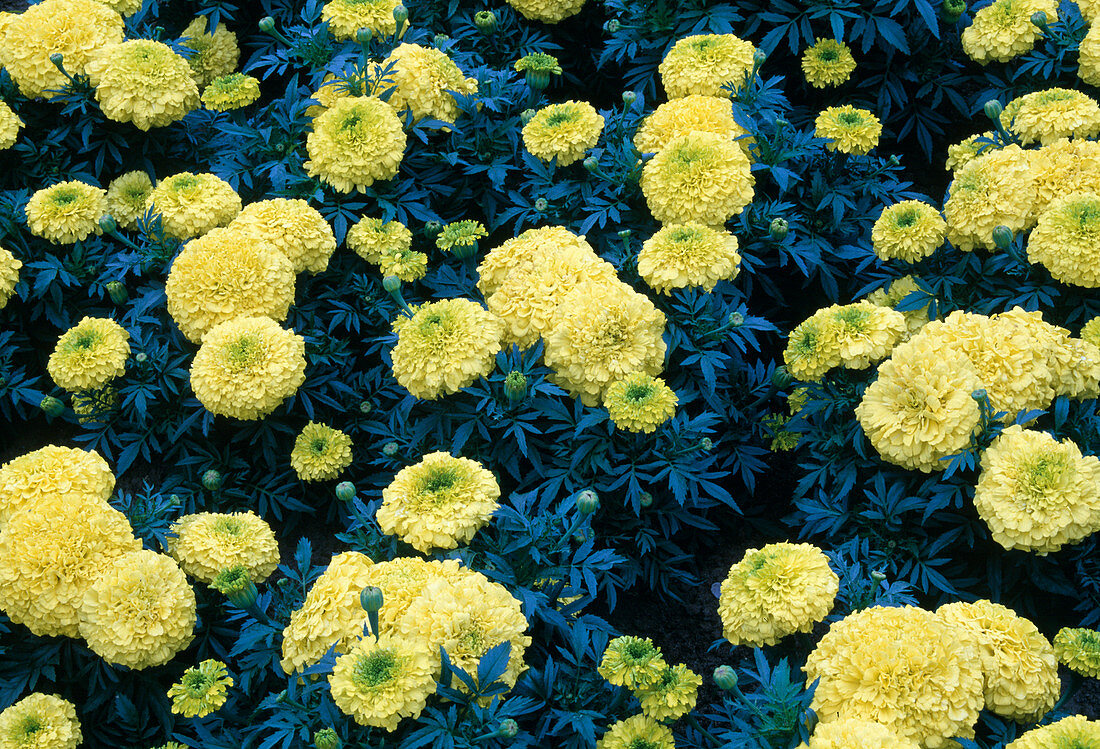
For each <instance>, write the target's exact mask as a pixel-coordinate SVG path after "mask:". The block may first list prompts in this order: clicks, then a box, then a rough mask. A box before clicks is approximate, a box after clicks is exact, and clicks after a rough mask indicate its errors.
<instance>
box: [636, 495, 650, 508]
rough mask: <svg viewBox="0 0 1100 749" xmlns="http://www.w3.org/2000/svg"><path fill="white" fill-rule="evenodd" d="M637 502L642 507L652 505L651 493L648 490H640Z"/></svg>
mask: <svg viewBox="0 0 1100 749" xmlns="http://www.w3.org/2000/svg"><path fill="white" fill-rule="evenodd" d="M638 504H640V505H641V506H642V507H652V506H653V495H652V494H650V493H649V492H642V493H641V495H640V496H639V497H638Z"/></svg>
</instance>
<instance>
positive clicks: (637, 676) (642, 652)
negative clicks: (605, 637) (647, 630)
mask: <svg viewBox="0 0 1100 749" xmlns="http://www.w3.org/2000/svg"><path fill="white" fill-rule="evenodd" d="M667 668H668V664H667V663H665V660H664V657H663V655H662V653H661V649H660V648H659V647H657V646H656V645H654V644H653V641H652V640H650V639H649V638H648V637H644V638H643V637H633V636H630V635H627V636H623V637H616V638H615V639H614V640H612V641H611V642H609V643H608V644H607V649H606V650H605V651H604V653H603V657H602V658H601V659H600V665H599V668H598V669H597V670H598V671H599V674H600V676H602V677H603V678H605V679H607V680H608V681H609V682H611V683H612V684H614V685H615V686H619V687H626V688H627V689H631V690H637V689H643V688H646V687H652V686H654V685H656V684H658V683H660V681H661V676H662V674H664V673H665V670H666V669H667Z"/></svg>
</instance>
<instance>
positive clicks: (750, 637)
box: [718, 543, 839, 647]
mask: <svg viewBox="0 0 1100 749" xmlns="http://www.w3.org/2000/svg"><path fill="white" fill-rule="evenodd" d="M838 590H839V578H838V577H837V575H836V573H835V572H833V571H832V569H830V568H829V560H828V558H827V557H826V556H825V554H824V552H822V551H821V549H819V548H817V547H816V546H813V545H812V544H790V543H775V544H768V545H767V546H764V547H763V548H760V549H749V550H748V551H746V552H745V556H744V557H742V559H741V561H740V562H738V563H737V564H735V565H733V566H732V567H731V568H730V571H729V575H728V576H727V577H726V579H725V581H724V582H723V583H722V587H721V593H720V596H719V599H718V614H719V616H721V617H722V633H723V635H724V636H725V638H726V639H727V640H729V641H730V642H731V643H733V644H734V645H742V644H743V645H751V646H753V647H759V646H761V645H774V644H776V643H777V642H779V640H780V639H781V638H783V637H786V636H787V635H789V634H792V633H794V632H809V631H810V630H811V629H813V625H814V624H815V623H816V622H819V621H821V620H822V619H824V618H825V616H826V615H827V614H828V613H829V611H830V610H831V609H832V608H833V602H834V600H835V599H836V594H837V591H838Z"/></svg>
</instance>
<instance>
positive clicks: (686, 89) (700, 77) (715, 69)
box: [658, 34, 756, 99]
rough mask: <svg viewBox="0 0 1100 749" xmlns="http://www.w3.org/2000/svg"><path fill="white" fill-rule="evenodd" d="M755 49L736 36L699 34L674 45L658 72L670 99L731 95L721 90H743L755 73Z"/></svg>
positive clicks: (750, 43)
mask: <svg viewBox="0 0 1100 749" xmlns="http://www.w3.org/2000/svg"><path fill="white" fill-rule="evenodd" d="M755 52H756V48H755V47H754V46H752V42H746V41H745V40H744V39H739V38H737V37H736V36H734V35H733V34H699V35H697V36H688V37H684V38H683V39H681V40H679V41H678V42H676V44H674V45H672V49H670V50H669V51H668V54H666V55H665V59H663V60H662V61H661V64H660V66H659V67H658V70H659V72H660V74H661V83H662V84H663V85H664V87H665V92H666V93H667V94H668V98H670V99H679V98H680V97H683V96H688V95H690V94H702V95H703V96H728V94H727V92H726V91H723V89H722V87H723V86H725V85H731V86H733V87H735V88H737V87H740V86H741V85H742V84H744V83H745V81H746V80H748V77H749V74H750V73H751V72H752V66H753V55H754V54H755Z"/></svg>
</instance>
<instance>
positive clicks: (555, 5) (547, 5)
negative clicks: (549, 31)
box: [506, 0, 584, 23]
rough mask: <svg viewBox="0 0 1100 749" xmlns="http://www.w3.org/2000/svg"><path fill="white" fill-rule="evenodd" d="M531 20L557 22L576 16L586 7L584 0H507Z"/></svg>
mask: <svg viewBox="0 0 1100 749" xmlns="http://www.w3.org/2000/svg"><path fill="white" fill-rule="evenodd" d="M506 2H507V3H508V4H509V5H511V6H512V7H513V8H515V9H516V10H518V11H519V12H520V15H522V16H523V17H524V18H526V19H527V20H529V21H542V22H543V23H557V22H558V21H562V20H564V19H566V18H569V17H570V16H574V15H576V14H577V13H579V12H580V9H581V8H583V7H584V0H506Z"/></svg>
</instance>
